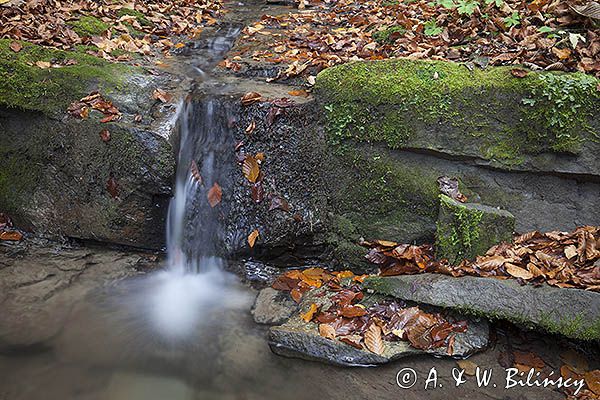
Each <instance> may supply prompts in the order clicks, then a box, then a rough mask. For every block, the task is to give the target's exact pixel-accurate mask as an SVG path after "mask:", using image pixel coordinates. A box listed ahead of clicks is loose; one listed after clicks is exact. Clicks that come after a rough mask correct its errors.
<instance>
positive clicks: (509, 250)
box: [363, 226, 600, 291]
mask: <svg viewBox="0 0 600 400" xmlns="http://www.w3.org/2000/svg"><path fill="white" fill-rule="evenodd" d="M363 244H364V245H365V246H367V247H370V248H371V250H370V251H369V253H368V254H367V256H366V257H367V259H368V260H369V261H371V262H372V263H374V264H377V265H379V267H380V270H381V275H384V276H385V275H387V276H390V275H402V274H417V273H422V272H434V273H442V274H447V275H452V276H465V275H472V276H481V277H493V278H499V279H508V278H516V279H518V280H519V281H520V282H522V283H525V282H527V283H531V284H534V285H540V284H542V283H544V282H546V283H547V284H549V285H552V286H558V287H562V288H581V289H586V290H592V291H600V227H598V226H582V227H579V228H577V229H575V230H574V231H572V232H557V231H556V232H547V233H540V232H538V231H534V232H529V233H525V234H523V235H520V236H517V237H515V239H514V241H513V243H512V244H511V243H501V244H499V245H496V246H493V247H492V248H490V249H489V250H488V251H487V252H486V254H485V255H483V256H478V257H477V258H476V259H475V260H464V261H462V262H461V263H460V264H459V265H456V266H453V265H450V264H449V263H448V262H447V260H436V259H435V257H434V251H433V247H432V246H431V245H422V246H415V245H409V244H398V243H395V242H388V241H382V240H378V241H374V242H364V243H363Z"/></svg>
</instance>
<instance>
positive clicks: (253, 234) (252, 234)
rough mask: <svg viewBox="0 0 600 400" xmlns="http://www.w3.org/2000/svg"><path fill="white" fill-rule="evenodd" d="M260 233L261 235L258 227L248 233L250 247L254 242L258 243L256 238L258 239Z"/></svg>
mask: <svg viewBox="0 0 600 400" xmlns="http://www.w3.org/2000/svg"><path fill="white" fill-rule="evenodd" d="M258 235H259V232H258V229H255V230H253V231H252V232H250V234H249V235H248V246H250V248H253V247H254V244H255V243H256V239H258Z"/></svg>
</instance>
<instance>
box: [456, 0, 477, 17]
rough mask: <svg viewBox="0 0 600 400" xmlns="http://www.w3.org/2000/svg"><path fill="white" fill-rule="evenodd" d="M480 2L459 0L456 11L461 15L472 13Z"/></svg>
mask: <svg viewBox="0 0 600 400" xmlns="http://www.w3.org/2000/svg"><path fill="white" fill-rule="evenodd" d="M478 6H479V3H478V2H477V1H476V0H458V3H457V7H456V11H458V13H459V14H460V15H472V14H473V13H474V12H475V10H476V9H477V7H478Z"/></svg>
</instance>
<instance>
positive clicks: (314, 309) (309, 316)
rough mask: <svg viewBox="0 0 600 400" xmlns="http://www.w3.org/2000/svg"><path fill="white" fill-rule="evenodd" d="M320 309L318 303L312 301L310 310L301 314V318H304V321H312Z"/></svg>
mask: <svg viewBox="0 0 600 400" xmlns="http://www.w3.org/2000/svg"><path fill="white" fill-rule="evenodd" d="M318 309H319V307H317V305H316V304H315V303H311V305H310V306H309V308H308V310H307V311H306V312H305V313H303V314H301V315H300V318H302V319H303V320H304V322H310V321H312V319H313V317H314V315H315V313H316V312H317V310H318Z"/></svg>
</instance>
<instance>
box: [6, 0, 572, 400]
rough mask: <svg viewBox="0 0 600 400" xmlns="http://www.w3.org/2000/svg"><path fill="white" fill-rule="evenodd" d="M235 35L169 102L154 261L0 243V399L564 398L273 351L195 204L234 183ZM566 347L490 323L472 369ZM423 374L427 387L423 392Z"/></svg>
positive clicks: (215, 46) (441, 368)
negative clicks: (163, 222) (170, 158)
mask: <svg viewBox="0 0 600 400" xmlns="http://www.w3.org/2000/svg"><path fill="white" fill-rule="evenodd" d="M240 7H241V6H240ZM239 32H240V28H239V26H237V25H236V24H235V23H232V24H231V26H228V27H226V28H221V29H219V31H218V32H217V33H216V34H215V36H214V37H212V38H210V39H209V40H208V41H206V42H205V44H204V45H202V46H200V45H199V47H198V49H197V52H198V54H197V55H195V56H193V57H190V59H189V62H188V63H189V67H191V68H189V69H190V70H191V71H192V72H191V74H193V79H194V80H195V81H196V88H197V89H196V90H197V91H198V93H199V94H200V95H198V96H191V97H190V98H189V99H188V101H186V102H185V103H184V104H181V105H180V116H179V121H180V122H179V124H180V138H179V156H178V171H177V176H176V183H175V189H174V191H175V196H174V198H173V199H172V201H171V204H170V208H169V218H168V222H167V229H166V230H167V256H166V259H165V260H162V259H160V257H159V258H158V259H156V257H154V256H149V255H148V254H145V253H138V252H135V251H131V250H120V249H115V250H113V249H108V248H105V247H94V246H90V247H81V246H78V245H72V244H56V243H50V242H44V243H41V244H31V245H28V244H20V245H9V244H2V252H0V282H2V283H0V289H2V290H1V291H0V298H2V299H3V300H6V301H5V303H4V304H7V306H6V307H7V308H6V310H3V312H2V313H1V314H2V315H0V329H2V332H1V333H3V336H2V337H4V338H9V339H2V340H3V341H1V342H0V377H1V380H0V400H38V399H61V400H70V399H77V400H84V399H85V400H88V399H89V400H91V399H104V400H142V399H143V400H150V399H157V400H158V399H169V400H188V399H189V400H191V399H207V400H221V399H240V400H246V399H248V400H249V399H257V400H258V399H278V400H288V399H290V400H293V399H298V400H304V399H399V398H403V399H424V398H428V399H446V398H449V397H456V398H462V399H536V398H539V399H542V398H543V399H561V398H564V397H563V395H562V394H560V393H558V392H556V391H553V390H552V389H551V388H548V389H543V388H529V387H526V388H518V389H516V390H512V391H511V390H509V389H504V388H503V387H501V384H500V382H501V380H500V378H499V380H498V382H499V384H498V386H497V387H493V386H492V385H490V386H488V387H478V385H477V383H476V382H473V381H469V382H468V383H466V384H464V385H461V386H459V387H456V386H455V385H454V380H453V378H452V369H453V368H455V367H456V361H455V360H452V359H449V358H444V359H437V358H433V357H430V356H417V357H411V358H407V359H403V360H400V361H397V362H394V363H391V364H388V365H385V366H381V367H377V368H341V367H334V366H329V365H325V364H320V363H317V362H310V361H304V360H298V359H289V358H284V357H279V356H276V355H274V354H273V353H271V351H270V350H269V347H268V343H267V332H268V327H265V326H261V325H257V324H256V323H255V322H254V321H253V319H252V316H251V314H250V309H251V307H252V304H253V301H254V298H255V297H256V294H257V289H256V288H257V287H258V286H259V285H258V284H257V283H256V282H254V283H252V282H251V281H253V279H251V278H252V277H250V276H249V275H248V271H250V270H252V271H253V272H254V275H256V276H260V275H261V274H262V273H263V272H265V271H267V270H268V268H269V267H268V266H265V265H262V264H260V263H252V262H244V261H228V260H225V259H223V258H221V254H222V253H223V252H222V251H220V249H219V246H220V243H221V241H222V238H221V237H220V235H221V233H220V232H221V230H220V229H219V221H220V213H221V212H224V211H223V210H225V211H226V207H224V208H220V207H211V206H210V205H209V204H208V202H207V201H206V198H207V196H208V192H209V190H211V188H212V187H214V185H215V184H218V185H219V186H222V187H226V186H227V185H230V184H233V183H232V182H228V176H229V173H230V171H228V170H226V167H224V166H227V165H232V164H233V163H231V162H225V161H224V160H225V159H227V158H233V157H235V154H234V152H233V151H232V149H233V148H234V142H233V135H231V133H230V132H229V130H228V120H229V117H230V115H229V111H228V110H227V109H226V108H224V107H223V105H222V104H221V103H220V102H218V101H215V100H214V99H213V98H212V96H213V94H214V93H217V92H218V93H224V92H226V91H227V88H226V86H227V85H226V84H225V83H220V82H217V81H214V80H213V78H211V69H212V68H214V66H215V65H216V63H217V62H218V61H219V60H221V59H222V58H223V57H224V55H225V54H226V53H227V51H228V50H229V48H230V47H231V46H232V44H233V43H234V41H235V39H236V37H237V35H238V34H239ZM193 164H195V165H196V166H197V170H198V172H199V175H200V176H201V180H200V179H198V177H196V176H194V173H192V170H193V168H191V166H192V165H193ZM222 202H223V203H224V204H226V203H227V198H226V194H224V195H223V199H222ZM292 266H297V265H290V267H292ZM227 271H236V272H237V274H236V273H233V272H227ZM251 283H252V284H251ZM567 346H568V343H566V342H564V341H562V340H559V339H557V338H555V337H550V336H542V335H538V334H535V333H526V332H521V331H518V330H515V329H514V328H512V327H505V326H499V327H497V328H496V329H495V330H494V339H493V340H492V346H491V348H490V349H488V350H487V351H485V352H483V353H480V354H477V355H475V356H473V357H472V358H471V360H472V361H473V362H475V363H477V364H478V365H479V366H482V367H486V368H492V369H493V370H494V371H495V372H496V373H497V374H498V375H499V376H500V375H501V374H503V371H504V369H503V367H501V366H500V365H499V363H498V359H499V357H501V354H502V353H503V352H505V351H511V350H513V349H522V350H527V351H535V352H536V353H538V354H541V355H544V359H545V360H554V361H550V362H553V363H554V364H553V365H551V366H552V367H553V368H554V369H556V370H558V369H559V368H560V362H559V361H558V357H559V354H561V352H564V351H565V350H566V349H567ZM434 367H435V368H436V371H437V374H438V377H439V380H438V382H437V387H431V386H430V387H429V388H428V389H425V387H424V382H425V379H426V378H427V376H428V374H429V373H430V371H431V368H434ZM403 368H412V369H414V371H415V372H416V374H417V375H418V376H419V381H418V382H417V384H416V385H415V386H414V387H412V388H411V389H402V388H401V387H400V386H399V385H398V384H397V374H398V372H399V371H400V370H402V369H403Z"/></svg>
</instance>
